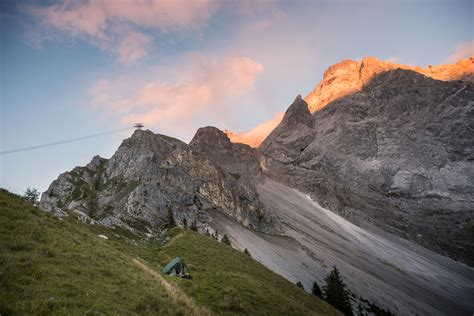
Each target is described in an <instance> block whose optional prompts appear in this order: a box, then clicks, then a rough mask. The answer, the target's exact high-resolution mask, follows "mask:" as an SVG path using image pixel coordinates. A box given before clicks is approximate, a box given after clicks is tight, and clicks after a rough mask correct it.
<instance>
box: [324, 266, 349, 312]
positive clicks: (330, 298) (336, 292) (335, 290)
mask: <svg viewBox="0 0 474 316" xmlns="http://www.w3.org/2000/svg"><path fill="white" fill-rule="evenodd" d="M324 280H325V281H326V284H325V285H324V286H323V293H324V299H325V300H326V301H327V302H328V303H329V304H331V305H332V306H334V307H335V308H337V309H338V310H340V311H341V312H343V313H344V315H346V316H352V315H353V313H352V308H351V301H350V298H349V290H348V289H347V287H346V284H345V283H344V281H343V280H342V277H341V274H340V273H339V270H338V269H337V268H336V266H334V269H333V270H332V271H331V272H329V274H328V275H327V276H326V278H325V279H324Z"/></svg>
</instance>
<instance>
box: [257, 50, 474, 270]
mask: <svg viewBox="0 0 474 316" xmlns="http://www.w3.org/2000/svg"><path fill="white" fill-rule="evenodd" d="M470 62H471V63H472V59H470ZM365 64H367V60H363V61H362V63H361V64H358V63H355V62H352V61H345V62H342V63H340V64H338V65H336V66H332V67H330V68H329V70H328V71H327V72H326V75H325V80H330V78H329V77H330V76H333V78H334V80H338V81H340V82H341V84H342V85H345V86H346V87H349V86H351V85H350V84H348V82H351V79H350V78H352V77H353V75H354V74H355V76H357V73H358V72H357V69H359V72H360V70H361V66H364V65H365ZM364 68H365V66H364V67H363V68H362V69H364ZM381 69H383V68H381ZM435 69H438V68H435ZM377 72H378V70H376V71H371V73H377ZM435 73H436V74H438V75H439V76H441V74H439V73H437V72H435ZM329 74H331V75H329ZM443 76H444V75H443ZM361 78H362V79H360V80H359V81H357V82H358V84H362V86H357V87H356V89H354V90H352V91H353V92H352V93H349V94H346V93H347V91H346V92H344V93H341V94H337V95H343V96H341V97H337V96H336V94H334V95H332V94H328V95H327V96H324V93H321V91H322V90H324V84H323V83H322V84H320V85H318V88H316V90H318V89H319V91H320V93H319V97H318V98H316V99H317V101H315V100H316V99H312V98H306V99H307V100H308V101H311V102H313V103H310V107H311V104H312V105H313V107H314V105H315V104H317V105H318V106H317V108H316V111H315V112H314V113H313V114H310V111H309V108H308V104H307V103H306V102H305V101H304V100H302V99H301V98H300V97H297V98H296V100H295V101H294V103H293V104H292V105H291V106H290V108H289V109H288V111H287V112H286V114H285V116H284V118H283V121H282V122H281V123H280V124H279V125H278V126H277V127H276V128H275V130H274V131H273V132H272V133H271V134H270V135H269V136H268V137H267V138H266V139H265V141H264V142H263V143H262V145H261V146H260V150H261V151H262V153H263V154H264V156H265V157H266V162H265V165H264V168H265V170H267V174H268V175H270V176H271V177H273V178H275V179H278V180H280V181H283V182H285V183H287V184H289V185H290V186H293V187H297V188H299V189H301V190H303V191H305V192H308V193H310V194H311V196H312V197H313V198H315V199H316V200H317V201H319V202H320V203H321V204H322V205H324V206H326V207H327V208H329V209H331V210H334V211H338V212H339V213H340V214H341V215H343V216H345V217H347V218H349V219H350V220H352V221H354V222H357V223H360V224H362V225H363V223H366V222H369V223H372V224H375V225H377V226H379V227H382V228H383V229H385V230H386V231H389V232H392V233H395V234H397V235H399V236H402V237H404V238H407V239H409V240H413V241H415V242H417V243H419V244H421V245H423V246H425V247H427V248H429V249H432V250H435V251H437V252H439V253H442V254H445V255H449V256H451V257H454V258H457V259H459V260H462V261H464V262H466V263H469V264H470V265H472V264H474V261H473V258H474V252H473V248H472V246H471V245H472V242H473V236H474V233H473V228H474V214H473V212H472V210H473V209H474V182H473V181H472V179H474V162H473V161H474V101H473V100H474V84H473V83H472V82H471V81H469V80H464V81H460V80H457V81H440V80H435V79H433V78H430V77H427V76H425V75H422V74H421V73H419V72H417V71H412V70H406V69H395V70H389V71H382V72H380V73H378V74H376V75H375V76H370V75H362V76H361ZM364 78H370V79H368V80H366V79H364ZM444 78H446V77H444ZM463 78H468V79H469V78H472V73H471V74H470V75H466V74H463ZM359 89H360V90H359ZM334 91H338V89H335V90H334ZM325 102H328V103H327V104H326V105H324V103H325ZM313 110H314V108H313Z"/></svg>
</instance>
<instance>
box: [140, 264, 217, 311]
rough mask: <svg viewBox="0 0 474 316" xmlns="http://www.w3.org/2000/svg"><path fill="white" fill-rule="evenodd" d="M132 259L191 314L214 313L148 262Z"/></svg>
mask: <svg viewBox="0 0 474 316" xmlns="http://www.w3.org/2000/svg"><path fill="white" fill-rule="evenodd" d="M132 261H133V263H135V264H136V265H137V266H138V267H139V268H141V269H142V270H143V271H145V272H146V273H148V274H149V275H151V276H152V277H153V278H154V279H155V280H157V281H158V282H159V283H160V284H161V285H162V286H163V287H164V288H165V290H166V292H167V293H168V294H169V296H170V297H171V298H172V299H173V300H174V301H175V303H176V304H177V305H183V306H184V307H185V308H186V309H187V310H188V312H189V313H190V314H191V315H212V313H211V312H210V311H209V310H208V309H207V308H205V307H202V306H199V305H197V304H196V303H195V302H194V300H193V299H192V298H190V297H188V296H187V295H186V294H185V293H184V292H183V291H182V290H181V289H179V288H178V287H177V286H176V285H173V284H171V283H169V282H168V281H167V280H166V279H165V278H164V277H163V276H162V275H161V274H160V273H158V272H156V271H155V270H153V269H151V268H149V267H148V266H147V265H146V264H144V263H143V262H141V261H139V260H138V259H135V258H132Z"/></svg>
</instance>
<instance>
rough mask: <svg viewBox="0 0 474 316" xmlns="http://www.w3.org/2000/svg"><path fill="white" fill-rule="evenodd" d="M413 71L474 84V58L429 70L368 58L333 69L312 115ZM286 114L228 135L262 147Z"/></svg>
mask: <svg viewBox="0 0 474 316" xmlns="http://www.w3.org/2000/svg"><path fill="white" fill-rule="evenodd" d="M398 68H400V69H407V70H413V71H416V72H418V73H420V74H423V75H425V76H427V77H430V78H433V79H437V80H443V81H449V80H463V81H471V82H474V56H471V57H469V58H465V59H462V60H460V61H459V62H457V63H456V64H450V65H439V66H431V65H430V66H428V67H426V68H422V67H418V66H409V65H403V64H396V63H392V62H390V61H381V60H378V59H377V58H373V57H365V58H363V59H362V60H361V61H360V62H358V61H354V60H344V61H341V62H339V63H337V64H334V65H332V66H330V67H329V68H328V69H327V70H326V71H325V72H324V75H323V80H322V81H321V82H320V83H319V84H318V85H317V86H316V88H314V90H313V91H311V92H310V93H309V94H308V95H307V96H306V97H305V98H304V100H305V101H306V103H307V104H308V108H309V110H310V112H311V113H313V112H316V111H318V110H320V109H322V108H324V107H325V106H326V105H327V104H329V103H330V102H332V101H334V100H336V99H338V98H341V97H343V96H345V95H348V94H350V93H355V92H358V91H361V90H362V89H363V87H364V85H365V84H367V83H368V82H369V81H370V80H372V79H373V78H374V76H376V75H378V74H380V73H382V72H385V71H389V70H393V69H398ZM282 117H283V114H282V113H278V114H277V115H275V116H274V117H273V118H272V119H270V120H268V121H266V122H263V123H261V124H259V125H257V126H256V127H254V128H252V129H251V130H249V131H247V132H243V133H236V132H231V131H226V133H227V136H228V137H229V138H230V140H231V141H232V142H234V143H243V144H247V145H250V146H251V147H258V146H259V145H260V144H261V143H262V142H263V140H264V139H265V137H267V136H268V135H269V134H270V132H271V131H272V130H273V129H274V128H275V127H276V126H277V125H278V124H279V123H280V122H281V119H282Z"/></svg>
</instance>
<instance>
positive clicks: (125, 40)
mask: <svg viewBox="0 0 474 316" xmlns="http://www.w3.org/2000/svg"><path fill="white" fill-rule="evenodd" d="M217 8H218V2H217V1H216V0H173V1H169V0H151V1H133V0H120V1H115V0H94V1H68V0H62V1H60V2H58V3H55V4H52V5H49V6H33V5H29V6H27V7H25V11H26V12H27V13H28V14H30V15H31V16H33V17H35V18H36V19H37V20H38V21H39V23H40V28H39V29H37V31H38V32H40V33H42V34H41V35H43V36H36V38H43V39H51V32H52V31H53V32H57V33H58V34H61V35H66V36H69V37H72V38H82V39H86V40H88V41H90V42H91V43H92V44H94V45H97V46H99V47H101V48H102V49H104V50H106V51H112V52H114V53H115V54H116V56H117V60H118V61H119V62H121V63H132V62H135V61H137V60H139V59H140V58H142V57H144V56H145V55H146V52H147V50H146V48H147V46H148V45H149V44H150V42H151V37H150V36H148V35H146V32H145V30H148V29H153V30H158V31H160V32H164V33H166V32H176V31H186V30H194V29H199V28H200V27H201V26H202V25H204V24H205V23H206V22H207V21H208V20H209V18H210V17H211V16H212V15H213V14H214V13H215V12H216V10H217ZM124 29H125V31H124Z"/></svg>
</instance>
